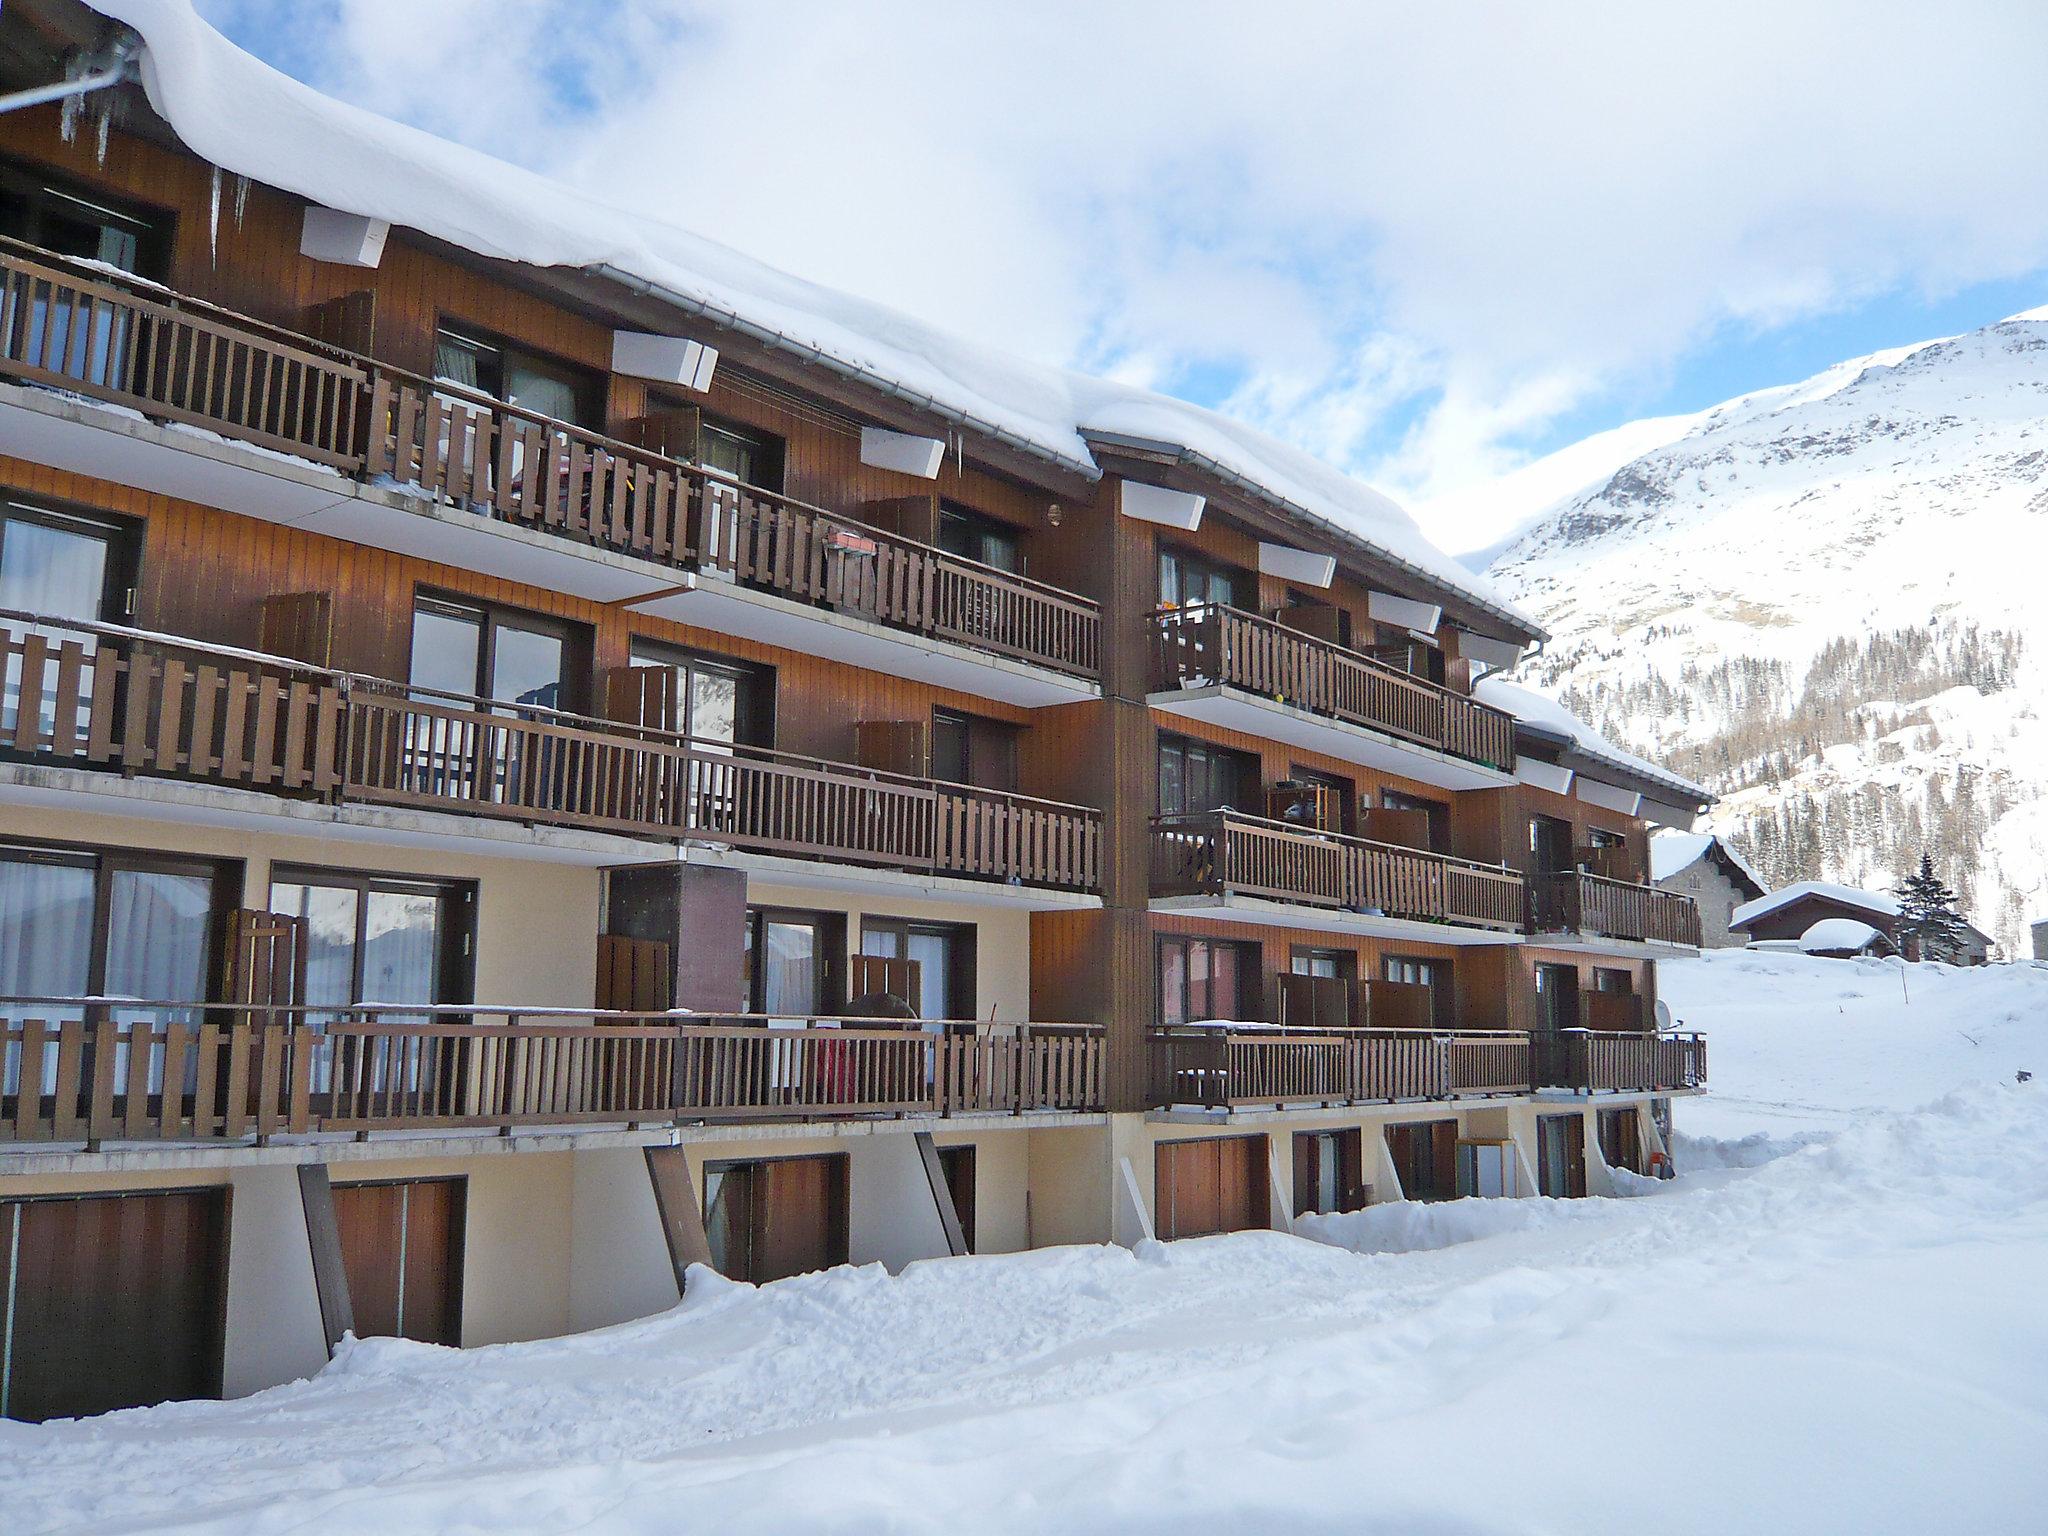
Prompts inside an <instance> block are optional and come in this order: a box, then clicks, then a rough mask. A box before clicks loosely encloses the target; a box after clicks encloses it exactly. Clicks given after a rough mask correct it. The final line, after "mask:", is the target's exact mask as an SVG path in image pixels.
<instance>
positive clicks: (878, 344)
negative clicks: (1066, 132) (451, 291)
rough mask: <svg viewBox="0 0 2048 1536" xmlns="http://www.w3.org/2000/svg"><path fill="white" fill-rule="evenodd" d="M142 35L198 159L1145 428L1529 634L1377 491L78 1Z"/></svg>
mask: <svg viewBox="0 0 2048 1536" xmlns="http://www.w3.org/2000/svg"><path fill="white" fill-rule="evenodd" d="M88 3H90V4H91V5H92V7H93V9H95V10H97V11H100V12H102V13H104V14H106V15H108V16H111V17H113V18H115V19H116V20H118V21H121V22H125V23H126V24H127V25H129V26H130V27H133V28H134V29H135V30H136V31H137V32H138V33H140V34H141V36H142V38H143V40H144V42H145V43H146V44H147V49H146V51H145V53H144V55H143V57H142V80H143V86H144V89H145V90H146V91H147V92H148V95H149V100H150V104H151V105H152V106H153V107H154V108H155V109H156V111H157V112H158V113H159V114H160V115H161V116H162V117H163V118H164V120H165V121H166V122H168V123H169V124H170V125H171V127H172V128H173V129H174V130H175V131H176V132H177V134H178V137H179V138H180V139H182V140H183V141H184V143H185V144H186V146H187V147H188V148H190V149H191V150H192V151H193V152H194V153H196V154H198V155H200V156H202V157H204V158H205V159H206V160H208V161H210V162H211V163H213V164H214V165H218V166H220V167H221V168H222V169H224V170H227V171H230V172H232V173H234V174H236V175H239V176H247V177H249V178H251V179H252V180H255V181H259V182H263V183H265V184H267V185H269V186H273V187H278V188H282V189H283V190H285V191H288V192H293V193H296V194H298V195H299V196H301V197H304V198H307V199H309V200H311V201H313V202H316V203H320V204H322V205H324V206H326V207H330V208H336V209H341V210H343V211H346V212H349V213H354V214H359V215H364V216H367V217H370V218H375V219H382V220H385V221H387V222H389V223H392V224H396V225H402V226H404V227H406V228H410V229H414V230H418V231H420V232H421V233H423V234H428V235H432V236H434V237H436V238H438V239H441V240H445V241H448V242H449V243H451V244H453V245H457V246H460V247H462V248H463V249H465V250H469V251H474V252H476V253H477V254H479V255H483V256H491V257H498V258H501V259H504V260H507V261H516V262H521V263H525V264H528V265H532V266H543V267H569V268H580V269H590V270H595V271H597V272H599V273H600V274H601V275H604V276H607V277H612V278H616V279H620V280H623V281H627V282H629V283H633V284H637V285H641V286H645V287H646V288H648V289H649V290H650V292H651V293H652V294H653V295H654V296H656V297H658V298H661V299H663V300H665V301H667V302H669V303H671V304H673V305H675V306H677V307H678V308H681V309H684V310H686V311H688V312H689V313H691V314H694V315H698V316H702V317H708V318H710V319H712V320H713V321H716V322H718V323H722V324H728V325H731V326H734V327H735V328H737V329H740V330H742V331H745V332H746V333H748V334H749V335H752V336H753V337H755V339H757V340H759V341H762V342H763V343H765V344H768V345H773V346H779V347H783V348H785V349H790V350H794V351H797V352H799V353H800V354H803V355H806V356H808V357H811V358H813V359H814V360H816V361H818V362H820V363H822V364H824V365H825V366H828V367H832V368H835V369H837V370H838V371H841V372H843V373H846V374H848V375H851V376H853V377H856V378H859V379H861V380H863V381H864V382H866V383H868V384H870V385H873V386H876V387H880V388H882V389H884V390H886V391H888V392H889V393H891V394H893V395H896V396H898V397H900V398H905V399H908V400H910V401H912V402H914V403H915V404H917V405H919V406H921V407H924V408H927V409H930V410H932V411H934V412H935V413H937V414H938V415H940V416H942V417H946V418H948V419H951V420H953V421H955V422H957V423H959V424H960V425H963V426H966V427H969V428H971V429H973V430H975V431H978V432H983V433H987V434H988V435H991V436H994V437H997V438H998V439H1001V440H1003V441H1006V442H1009V443H1011V444H1012V445H1014V446H1017V447H1021V448H1023V449H1025V450H1026V451H1029V452H1033V453H1036V454H1038V455H1040V456H1042V457H1045V458H1048V459H1051V460H1053V461H1055V462H1057V463H1060V464H1064V465H1066V466H1068V467H1070V468H1072V469H1076V470H1079V471H1080V472H1082V473H1084V474H1087V475H1090V476H1094V475H1097V474H1099V473H1100V468H1099V466H1098V465H1097V463H1096V461H1095V458H1094V456H1093V454H1092V453H1091V452H1090V450H1089V447H1088V444H1087V442H1086V441H1085V440H1084V437H1083V434H1084V433H1086V432H1097V433H1104V434H1116V435H1124V436H1135V437H1144V438H1148V439H1152V440H1155V441H1159V442H1164V443H1169V444H1172V445H1175V446H1178V447H1181V448H1184V449H1186V450H1188V451H1190V452H1191V453H1193V454H1195V455H1197V456H1199V457H1200V458H1203V459H1206V460H1209V461H1213V463H1214V464H1216V465H1217V466H1219V467H1221V468H1222V469H1224V470H1225V471H1227V472H1229V473H1231V474H1234V475H1235V476H1237V477H1239V478H1241V479H1243V480H1244V481H1247V482H1249V483H1251V484H1253V485H1256V486H1258V487H1260V488H1262V489H1263V490H1265V491H1266V492H1268V493H1270V494H1271V495H1272V496H1274V497H1276V498H1277V499H1279V500H1281V501H1283V502H1287V503H1292V504H1294V505H1295V506H1297V507H1298V508H1299V509H1300V510H1303V511H1305V512H1306V513H1308V514H1309V515H1310V516H1311V517H1315V518H1320V519H1324V520H1326V521H1328V522H1330V523H1332V524H1334V525H1336V526H1337V527H1338V528H1339V529H1341V530H1345V531H1348V532H1350V533H1351V534H1353V535H1354V536H1356V537H1358V538H1362V539H1364V540H1365V541H1367V542H1368V543H1370V544H1371V545H1373V546H1374V547H1375V548H1376V549H1378V550H1379V551H1381V552H1382V553H1384V554H1385V555H1387V556H1389V557H1390V558H1391V559H1393V560H1394V561H1395V562H1396V563H1398V564H1402V565H1406V566H1408V567H1410V568H1412V569H1413V570H1415V571H1416V572H1418V573H1419V574H1421V575H1423V576H1424V577H1426V578H1427V579H1429V580H1431V581H1433V582H1435V583H1437V584H1439V585H1441V586H1443V587H1446V588H1448V589H1450V590H1452V591H1455V592H1458V593H1460V594H1462V595H1464V596H1465V597H1467V598H1469V599H1471V600H1472V601H1473V602H1475V603H1477V604H1478V605H1480V606H1481V607H1483V608H1486V609H1488V610H1490V611H1492V612H1493V613H1495V614H1496V615H1497V616H1499V617H1501V618H1503V619H1505V620H1507V621H1509V622H1510V623H1511V624H1514V625H1517V626H1520V627H1522V628H1523V629H1525V630H1526V631H1527V632H1529V633H1531V634H1536V635H1540V634H1541V633H1542V630H1541V628H1540V627H1539V626H1538V625H1537V624H1536V623H1535V621H1534V620H1532V619H1530V618H1529V617H1528V616H1527V615H1526V614H1523V613H1522V612H1521V611H1520V610H1518V609H1517V608H1515V607H1514V605H1513V604H1512V603H1510V602H1509V601H1508V600H1507V598H1506V597H1505V596H1503V595H1502V594H1501V592H1500V590H1499V589H1498V588H1497V587H1495V586H1494V585H1493V583H1492V582H1490V581H1488V580H1487V579H1486V578H1484V577H1482V576H1479V575H1477V574H1475V573H1474V572H1472V571H1470V570H1468V569H1466V568H1465V567H1464V566H1463V565H1461V564H1460V563H1458V562H1457V561H1455V560H1453V559H1452V558H1451V557H1450V556H1449V555H1446V554H1445V553H1444V552H1443V551H1442V550H1439V549H1438V548H1436V546H1435V545H1433V544H1431V543H1430V542H1429V540H1428V539H1426V538H1424V537H1423V535H1422V532H1421V530H1420V529H1419V528H1418V527H1417V526H1416V524H1415V522H1414V520H1413V519H1412V518H1411V517H1409V515H1408V514H1407V513H1406V512H1404V511H1403V510H1402V509H1401V508H1400V507H1399V506H1397V505H1395V503H1394V502H1392V501H1390V500H1389V499H1388V498H1387V497H1385V496H1383V495H1381V494H1380V493H1379V492H1377V491H1375V490H1373V489H1371V488H1370V487H1368V486H1366V485H1364V484H1362V483H1360V482H1359V481H1357V480H1354V479H1352V478H1351V477H1350V476H1349V475H1346V474H1344V473H1342V472H1340V471H1338V470H1336V469H1334V468H1332V467H1331V466H1330V465H1327V464H1325V463H1323V462H1322V461H1320V460H1318V459H1316V458H1315V457H1314V456H1312V455H1310V454H1307V453H1304V452H1302V451H1301V450H1299V449H1296V448H1291V447H1288V446H1287V445H1285V444H1283V443H1280V442H1277V441H1275V440H1274V439H1273V438H1271V437H1268V436H1266V435H1265V434H1264V433H1262V432H1258V431H1256V430H1254V429H1252V428H1250V427H1247V426H1244V425H1242V424H1241V423H1238V422H1234V421H1231V420H1229V419H1227V418H1225V417H1223V416H1220V415H1218V414H1217V413H1215V412H1213V411H1207V410H1203V409H1202V408H1200V407H1198V406H1194V405H1190V404H1187V403H1186V402H1183V401H1179V400H1174V399H1170V398H1168V397H1166V396H1163V395H1156V394H1153V393H1151V392H1149V391H1146V390H1143V389H1138V388H1135V387H1133V386H1129V385H1124V384H1117V383H1112V382H1110V381H1108V380H1103V379H1096V378H1090V377H1088V376H1086V375H1083V374H1078V373H1073V372H1069V371H1067V370H1064V369H1059V368H1052V367H1046V366H1043V365H1040V364H1036V363H1030V362H1026V361H1024V360H1023V359H1020V358H1015V357H1011V356H1008V355H1006V354H1004V353H1001V352H998V351H995V350H993V349H991V348H987V347H982V346H978V345H976V344H974V343H972V342H969V341H966V340H963V339H962V338H959V337H956V336H951V335H948V334H947V333H946V332H944V331H941V330H939V329H937V328H936V327H933V326H930V325H927V324H925V323H924V322H923V321H920V320H917V319H915V318H913V317H911V316H909V315H905V314H903V313H901V312H899V311H897V310H893V309H890V308H888V307H887V306H885V305H881V304H876V303H872V302H870V301H868V300H865V299H860V298H856V297H854V296H852V295H850V294H844V293H839V292H836V291H834V290H832V289H829V288H825V287H821V286H819V285H818V284H815V283H810V282H806V281H804V280H803V279H801V278H798V277H794V276H791V275H790V274H788V273H786V272H782V271H779V270H777V269H776V268H774V267H771V266H768V265H767V264H765V263H763V262H760V261H756V260H755V259H754V258H752V257H750V256H746V255H743V254H741V253H740V252H738V251H735V250H733V249H732V248H730V247H729V246H725V245H721V244H720V243H718V242H717V241H715V240H710V239H707V238H705V237H704V236H702V235H699V234H694V233H692V232H691V231H689V230H686V229H682V228H679V227H678V226H675V225H672V224H668V223H664V222H662V221H661V220H659V219H656V218H652V217H650V216H648V215H646V214H644V213H640V212H634V211H631V210H628V209H625V208H621V207H618V206H616V205H614V204H611V203H607V202H605V201H603V200H601V199H599V198H595V197H592V196H591V195H589V194H588V193H586V192H583V191H580V190H578V189H577V188H575V187H573V186H570V185H567V184H566V183H562V182H557V181H552V180H549V179H548V178H546V177H543V176H539V175H536V174H535V173H533V172H531V171H527V170H523V169H521V168H520V167H518V166H514V165H510V164H507V163H506V162H504V161H501V160H497V159H494V158H492V157H491V156H489V155H486V154H483V153H481V152H479V151H477V150H473V149H469V148H466V147H464V146H462V145H459V144H454V143H451V142H449V141H447V140H445V139H440V138H436V137H435V136H433V135H432V134H429V133H425V132H422V131H421V130H419V129H416V128H412V127H408V126H406V125H405V124H402V123H397V122H393V121H391V120H389V119H387V118H383V117H379V116H377V115H376V114H375V113H371V112H367V111H364V110H363V109H362V108H359V107H355V106H351V105H349V104H347V103H345V102H340V101H336V100H334V99H332V98H331V97H327V96H323V95H321V94H320V93H319V92H317V91H315V90H313V89H312V88H311V87H310V86H307V85H305V84H303V83H301V82H300V81H297V80H294V79H292V78H291V77H289V76H288V75H285V74H282V73H280V72H279V71H277V70H275V69H272V68H271V67H270V66H269V65H268V64H265V63H264V62H262V61H261V60H260V59H257V58H255V57H253V56H252V55H250V54H247V53H244V52H243V51H242V50H241V49H239V48H237V47H236V46H235V45H234V44H233V43H231V42H229V41H228V40H227V39H226V38H225V37H223V36H221V34H220V33H218V32H216V31H215V30H214V29H213V28H212V27H211V26H209V25H207V23H206V22H204V21H203V20H201V19H200V18H199V16H198V15H197V14H195V13H194V11H193V10H192V7H191V4H190V0H88Z"/></svg>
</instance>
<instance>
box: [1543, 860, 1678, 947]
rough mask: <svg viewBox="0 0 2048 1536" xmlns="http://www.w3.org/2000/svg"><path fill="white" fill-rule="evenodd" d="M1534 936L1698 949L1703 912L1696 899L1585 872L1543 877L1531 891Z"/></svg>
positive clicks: (1652, 886)
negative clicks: (1574, 936)
mask: <svg viewBox="0 0 2048 1536" xmlns="http://www.w3.org/2000/svg"><path fill="white" fill-rule="evenodd" d="M1529 927H1530V931H1531V932H1532V933H1569V934H1583V935H1587V936H1589V937H1594V938H1603V939H1621V940H1625V941H1628V942H1631V943H1638V944H1672V945H1681V946H1686V947H1689V948H1693V949H1697V948H1698V947H1699V944H1700V909H1699V906H1698V904H1697V903H1695V902H1694V901H1693V899H1692V898H1691V897H1690V896H1682V895H1680V894H1679V893H1678V892H1676V891H1664V890H1659V889H1658V888H1657V887H1656V886H1654V885H1638V884H1634V883H1631V882H1629V881H1625V880H1610V879H1608V878H1607V877H1606V876H1604V875H1594V874H1588V873H1586V872H1585V871H1583V870H1577V871H1573V872H1571V873H1569V874H1561V875H1544V876H1539V877H1538V878H1537V879H1536V881H1535V882H1534V884H1533V885H1532V887H1531V889H1530V920H1529Z"/></svg>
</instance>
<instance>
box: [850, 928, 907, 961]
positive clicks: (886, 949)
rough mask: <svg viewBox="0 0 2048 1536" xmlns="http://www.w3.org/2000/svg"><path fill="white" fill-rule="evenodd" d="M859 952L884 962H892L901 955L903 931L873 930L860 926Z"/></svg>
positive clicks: (892, 929) (895, 929)
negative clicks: (874, 956)
mask: <svg viewBox="0 0 2048 1536" xmlns="http://www.w3.org/2000/svg"><path fill="white" fill-rule="evenodd" d="M860 952H861V953H862V954H864V955H876V956H879V957H880V958H882V959H884V960H894V959H895V958H896V957H897V956H899V955H901V954H902V953H903V930H902V929H900V928H874V927H869V926H867V925H866V924H863V925H862V926H861V931H860Z"/></svg>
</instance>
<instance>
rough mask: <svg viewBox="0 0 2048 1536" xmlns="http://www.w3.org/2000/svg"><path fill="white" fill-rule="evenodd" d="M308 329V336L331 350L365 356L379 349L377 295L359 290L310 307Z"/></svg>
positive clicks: (369, 291) (308, 310) (308, 308)
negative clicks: (336, 349) (337, 349)
mask: <svg viewBox="0 0 2048 1536" xmlns="http://www.w3.org/2000/svg"><path fill="white" fill-rule="evenodd" d="M304 326H305V331H306V334H307V335H308V336H311V337H313V338H314V339H315V340H318V341H324V342H326V343H327V345H328V346H330V347H339V348H340V349H341V350H342V351H344V352H354V353H357V354H359V355H361V356H364V357H369V356H372V355H374V354H375V352H376V350H377V294H376V290H375V289H371V288H359V289H357V290H356V291H355V292H354V293H344V294H342V295H341V296H340V297H339V298H334V299H328V300H325V301H324V302H322V303H319V304H309V305H307V306H306V311H305V315H304Z"/></svg>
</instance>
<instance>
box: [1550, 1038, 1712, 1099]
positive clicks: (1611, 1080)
mask: <svg viewBox="0 0 2048 1536" xmlns="http://www.w3.org/2000/svg"><path fill="white" fill-rule="evenodd" d="M1536 1070H1537V1079H1536V1081H1537V1086H1539V1087H1543V1088H1564V1089H1569V1090H1571V1091H1572V1092H1574V1093H1681V1092H1685V1091H1687V1090H1689V1089H1699V1088H1704V1087H1706V1085H1707V1042H1706V1037H1705V1036H1703V1035H1697V1034H1658V1033H1653V1032H1651V1031H1649V1030H1625V1031H1614V1030H1597V1029H1567V1030H1561V1031H1559V1032H1558V1033H1557V1034H1555V1035H1552V1036H1549V1037H1547V1038H1543V1039H1541V1040H1539V1049H1538V1050H1537V1052H1536Z"/></svg>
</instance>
